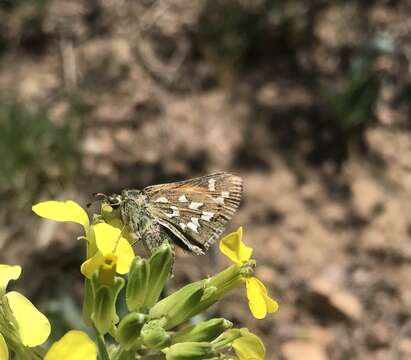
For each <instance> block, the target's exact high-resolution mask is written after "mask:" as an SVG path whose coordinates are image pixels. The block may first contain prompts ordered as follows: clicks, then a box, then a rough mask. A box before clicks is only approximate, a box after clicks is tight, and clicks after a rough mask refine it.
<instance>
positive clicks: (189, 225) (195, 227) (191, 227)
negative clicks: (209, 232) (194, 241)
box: [187, 221, 198, 233]
mask: <svg viewBox="0 0 411 360" xmlns="http://www.w3.org/2000/svg"><path fill="white" fill-rule="evenodd" d="M187 227H188V228H189V229H191V230H193V231H194V232H196V233H198V230H197V226H196V225H195V224H194V223H192V222H191V221H190V222H189V223H187Z"/></svg>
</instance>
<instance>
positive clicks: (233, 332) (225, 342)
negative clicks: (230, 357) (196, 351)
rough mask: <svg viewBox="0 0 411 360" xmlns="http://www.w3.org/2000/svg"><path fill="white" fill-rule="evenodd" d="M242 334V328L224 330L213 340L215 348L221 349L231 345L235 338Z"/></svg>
mask: <svg viewBox="0 0 411 360" xmlns="http://www.w3.org/2000/svg"><path fill="white" fill-rule="evenodd" d="M241 336H242V334H241V330H240V329H230V330H227V331H225V332H223V333H222V334H221V335H220V336H219V337H218V338H217V339H215V340H213V341H212V342H211V343H212V344H213V347H214V349H216V350H221V349H223V348H225V347H229V346H231V344H232V343H233V341H234V340H236V339H238V338H240V337H241Z"/></svg>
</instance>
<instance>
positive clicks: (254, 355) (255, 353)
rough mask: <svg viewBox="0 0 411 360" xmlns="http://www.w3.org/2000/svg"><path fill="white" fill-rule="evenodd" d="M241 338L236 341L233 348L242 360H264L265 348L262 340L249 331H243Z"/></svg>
mask: <svg viewBox="0 0 411 360" xmlns="http://www.w3.org/2000/svg"><path fill="white" fill-rule="evenodd" d="M241 335H242V336H241V337H240V338H238V339H236V340H234V342H233V348H234V351H235V354H236V355H237V356H238V358H239V359H240V360H251V359H252V360H264V359H265V346H264V344H263V342H262V341H261V339H260V338H259V337H258V336H257V335H254V334H253V333H250V332H249V331H248V329H241Z"/></svg>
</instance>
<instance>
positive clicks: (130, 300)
mask: <svg viewBox="0 0 411 360" xmlns="http://www.w3.org/2000/svg"><path fill="white" fill-rule="evenodd" d="M149 277H150V265H149V263H148V261H147V260H146V259H142V258H140V257H135V258H134V260H133V262H132V263H131V268H130V272H129V274H128V282H127V289H126V302H127V308H128V310H129V311H138V310H140V309H141V308H142V307H143V306H144V304H145V299H146V293H147V289H148V282H149Z"/></svg>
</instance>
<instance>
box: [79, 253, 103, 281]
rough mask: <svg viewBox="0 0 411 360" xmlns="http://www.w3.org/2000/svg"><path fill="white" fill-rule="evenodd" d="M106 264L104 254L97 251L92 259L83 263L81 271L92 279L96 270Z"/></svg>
mask: <svg viewBox="0 0 411 360" xmlns="http://www.w3.org/2000/svg"><path fill="white" fill-rule="evenodd" d="M102 264H104V255H103V254H102V253H101V252H100V251H97V252H96V253H95V254H94V255H93V256H92V257H91V258H90V259H87V260H86V261H85V262H83V263H82V264H81V268H80V271H81V273H82V274H83V275H84V276H85V277H86V278H88V279H91V276H92V275H93V273H94V271H96V270H97V269H98V268H99V267H100V266H101V265H102Z"/></svg>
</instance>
